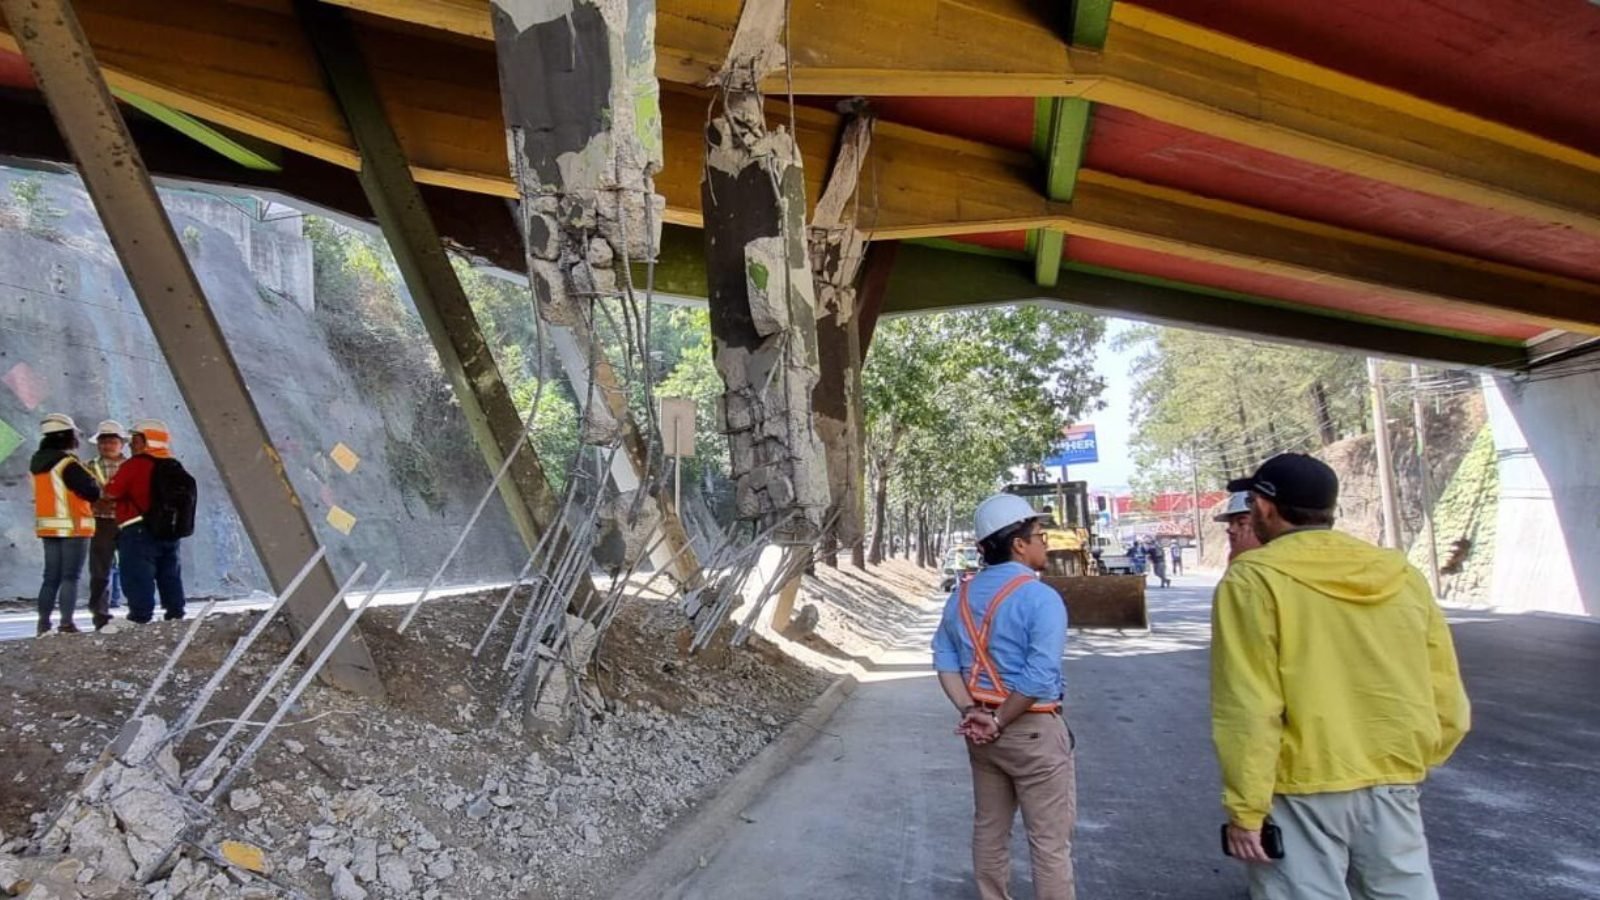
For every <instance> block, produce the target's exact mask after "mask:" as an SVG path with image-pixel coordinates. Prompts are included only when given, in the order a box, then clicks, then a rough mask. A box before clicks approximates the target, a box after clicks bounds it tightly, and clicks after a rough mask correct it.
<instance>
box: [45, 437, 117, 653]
mask: <svg viewBox="0 0 1600 900" xmlns="http://www.w3.org/2000/svg"><path fill="white" fill-rule="evenodd" d="M39 435H40V436H39V449H38V451H37V452H35V453H34V454H33V459H32V460H31V461H30V462H29V463H28V471H29V472H30V473H31V474H32V475H33V523H34V532H35V533H36V534H38V536H39V540H41V541H42V542H44V579H43V581H42V582H41V583H40V585H39V601H38V602H39V631H38V633H39V634H47V633H49V631H50V617H51V615H52V614H53V613H54V612H55V611H56V609H57V608H59V609H60V610H61V625H60V628H59V630H60V631H61V633H63V634H74V633H76V632H77V630H78V626H77V625H76V624H75V623H74V622H73V621H72V613H73V611H74V609H75V608H76V607H77V605H78V579H79V577H80V576H82V574H83V561H84V559H85V558H86V557H87V556H88V555H89V539H90V538H91V537H93V536H94V502H95V501H96V500H99V499H100V485H99V484H97V483H96V482H95V480H94V476H93V475H91V474H89V470H88V469H85V468H84V467H83V463H80V462H78V457H77V455H76V454H75V453H73V451H74V450H77V449H78V426H77V423H75V422H73V421H72V417H71V416H68V415H65V414H63V413H51V414H49V415H47V416H45V417H44V421H42V422H40V423H39Z"/></svg>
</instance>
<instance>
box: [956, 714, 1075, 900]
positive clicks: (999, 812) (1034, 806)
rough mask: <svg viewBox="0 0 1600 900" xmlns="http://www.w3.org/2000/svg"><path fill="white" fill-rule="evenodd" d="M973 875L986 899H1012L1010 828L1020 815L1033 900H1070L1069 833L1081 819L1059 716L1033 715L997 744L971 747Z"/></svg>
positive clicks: (1068, 741) (1013, 725)
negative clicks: (1025, 840) (1024, 833)
mask: <svg viewBox="0 0 1600 900" xmlns="http://www.w3.org/2000/svg"><path fill="white" fill-rule="evenodd" d="M967 755H968V756H969V757H970V759H971V762H972V797H973V806H974V815H973V822H972V868H973V872H974V874H975V875H976V876H977V881H978V896H979V897H981V898H983V900H1009V898H1010V896H1011V894H1010V892H1009V889H1008V887H1007V885H1008V884H1009V882H1010V881H1011V822H1012V820H1013V819H1015V818H1016V814H1017V808H1018V807H1019V806H1020V807H1021V808H1022V823H1023V825H1024V826H1025V827H1026V828H1027V829H1028V852H1029V855H1030V857H1031V860H1032V863H1033V895H1034V897H1035V898H1036V900H1073V898H1074V896H1075V895H1074V892H1073V885H1072V829H1073V825H1074V824H1075V823H1076V822H1077V818H1078V796H1077V776H1076V773H1075V770H1074V765H1073V757H1072V745H1071V738H1070V737H1069V736H1068V734H1067V724H1066V722H1065V721H1064V720H1062V718H1061V716H1059V715H1042V714H1037V713H1030V714H1028V715H1025V716H1023V717H1022V718H1020V719H1018V720H1017V721H1015V722H1012V723H1011V725H1010V726H1009V727H1008V728H1006V730H1005V731H1003V732H1001V734H1000V737H999V739H998V740H996V741H995V742H994V743H992V744H982V745H978V744H973V743H971V742H968V744H967Z"/></svg>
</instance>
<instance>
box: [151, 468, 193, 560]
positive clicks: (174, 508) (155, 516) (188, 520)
mask: <svg viewBox="0 0 1600 900" xmlns="http://www.w3.org/2000/svg"><path fill="white" fill-rule="evenodd" d="M154 462H155V468H154V469H152V470H151V472H150V508H149V509H147V510H145V511H144V527H145V528H147V529H149V530H150V534H151V536H153V537H157V538H160V539H162V540H166V541H171V540H177V539H178V538H186V537H188V536H189V535H191V534H194V508H195V502H196V500H197V496H198V493H197V491H196V489H195V483H194V476H193V475H190V474H189V470H188V469H185V468H184V467H183V463H181V462H178V461H177V460H175V459H159V458H158V459H156V460H154Z"/></svg>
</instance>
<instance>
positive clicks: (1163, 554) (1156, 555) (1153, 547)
mask: <svg viewBox="0 0 1600 900" xmlns="http://www.w3.org/2000/svg"><path fill="white" fill-rule="evenodd" d="M1144 552H1145V556H1146V558H1148V559H1149V560H1150V571H1152V572H1154V573H1155V576H1156V580H1158V581H1160V582H1161V586H1162V587H1164V588H1168V587H1172V579H1171V578H1168V577H1167V550H1166V548H1165V547H1162V546H1161V542H1160V541H1158V540H1155V539H1154V538H1152V539H1151V541H1150V543H1148V544H1145V545H1144Z"/></svg>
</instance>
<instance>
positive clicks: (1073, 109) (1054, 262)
mask: <svg viewBox="0 0 1600 900" xmlns="http://www.w3.org/2000/svg"><path fill="white" fill-rule="evenodd" d="M1045 111H1047V112H1045ZM1093 112H1094V107H1093V106H1092V105H1091V104H1090V103H1089V101H1087V100H1084V99H1081V98H1078V97H1056V98H1052V99H1041V100H1040V101H1039V102H1038V103H1036V104H1035V105H1034V123H1033V124H1034V133H1033V142H1034V148H1035V149H1036V150H1037V149H1038V148H1040V147H1041V146H1042V147H1043V148H1044V150H1043V153H1042V154H1041V156H1042V158H1043V159H1044V165H1045V196H1047V197H1049V198H1050V199H1051V200H1055V201H1059V202H1062V203H1070V202H1072V195H1073V192H1074V191H1075V190H1076V189H1077V186H1078V170H1079V169H1080V168H1082V166H1083V155H1084V150H1085V149H1086V148H1087V147H1088V146H1089V118H1090V116H1091V115H1092V114H1093ZM1041 125H1042V126H1043V127H1042V129H1041ZM1065 246H1066V235H1064V234H1062V233H1061V232H1059V231H1036V232H1033V233H1032V234H1030V242H1029V251H1030V252H1031V253H1032V254H1033V259H1034V278H1035V280H1036V281H1037V282H1038V283H1039V284H1040V285H1043V286H1045V287H1050V286H1052V285H1054V284H1055V283H1056V277H1057V271H1058V270H1059V269H1060V268H1061V254H1062V250H1063V249H1064V248H1065Z"/></svg>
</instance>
